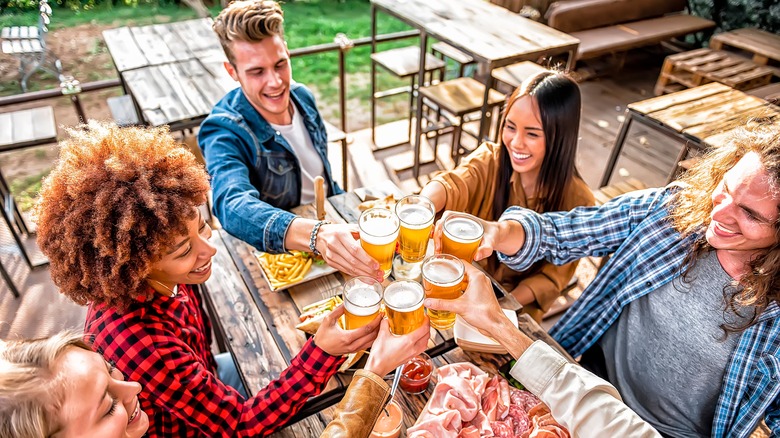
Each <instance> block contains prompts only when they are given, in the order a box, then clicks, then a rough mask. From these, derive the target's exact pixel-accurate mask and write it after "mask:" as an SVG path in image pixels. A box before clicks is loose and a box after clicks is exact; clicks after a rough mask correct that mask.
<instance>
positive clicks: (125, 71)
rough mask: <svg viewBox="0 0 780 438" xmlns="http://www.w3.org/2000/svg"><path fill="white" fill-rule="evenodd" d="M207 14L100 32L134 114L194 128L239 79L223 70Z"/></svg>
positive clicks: (157, 122)
mask: <svg viewBox="0 0 780 438" xmlns="http://www.w3.org/2000/svg"><path fill="white" fill-rule="evenodd" d="M211 23H212V20H211V19H210V18H200V19H195V20H187V21H179V22H175V23H167V24H155V25H150V26H132V27H129V26H124V27H119V28H116V29H108V30H105V31H103V39H104V40H105V42H106V46H107V47H108V51H109V53H110V54H111V59H112V60H113V61H114V65H115V66H116V69H117V72H118V73H119V77H120V80H121V82H122V85H123V87H124V89H125V91H126V92H127V93H128V94H130V95H131V96H132V98H133V102H134V104H135V107H136V112H137V113H138V114H139V115H140V116H141V117H142V118H143V120H144V121H145V122H146V123H148V124H149V125H152V126H161V125H171V129H173V130H177V129H183V128H188V127H193V126H197V125H198V124H200V122H201V121H202V120H203V119H204V118H205V117H206V116H207V115H208V114H209V113H210V112H211V109H212V108H213V107H214V105H215V104H216V103H217V101H219V99H221V98H222V96H224V95H225V93H227V92H228V91H230V90H232V89H234V88H236V87H237V86H238V83H237V82H235V81H234V80H233V79H232V78H231V77H230V75H228V74H227V72H226V71H225V68H224V67H223V63H224V62H225V61H226V58H225V54H224V52H223V51H222V46H221V45H220V44H219V40H218V39H217V36H216V35H215V34H214V31H213V30H212V29H211Z"/></svg>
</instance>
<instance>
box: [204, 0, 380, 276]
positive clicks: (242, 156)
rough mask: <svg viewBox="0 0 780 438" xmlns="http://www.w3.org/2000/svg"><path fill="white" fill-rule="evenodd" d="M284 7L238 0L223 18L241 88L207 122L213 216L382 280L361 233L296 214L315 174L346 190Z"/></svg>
mask: <svg viewBox="0 0 780 438" xmlns="http://www.w3.org/2000/svg"><path fill="white" fill-rule="evenodd" d="M283 22H284V18H283V13H282V10H281V8H280V7H279V4H277V3H276V2H275V1H270V0H244V1H237V2H233V3H231V4H230V5H229V6H228V7H227V8H225V9H224V10H223V11H222V12H221V13H220V14H219V16H218V17H217V18H216V20H215V21H214V25H213V27H214V31H215V32H216V33H217V36H218V37H219V39H220V42H221V44H222V47H223V49H224V50H225V55H226V56H227V58H228V62H226V63H225V68H226V69H227V72H228V73H229V74H230V76H231V77H232V78H233V79H235V80H236V81H238V82H239V83H240V84H241V87H240V88H237V89H235V90H233V91H231V92H229V93H228V94H227V95H226V96H225V97H223V98H222V100H220V101H219V102H218V103H217V105H216V106H215V107H214V109H213V110H212V111H211V114H210V115H209V116H208V117H207V118H206V120H204V121H203V124H202V125H201V128H200V133H199V134H198V143H199V144H200V147H201V149H202V150H203V155H204V157H205V158H206V163H207V168H208V171H209V174H210V175H211V179H212V180H211V181H212V182H211V185H212V189H213V191H214V214H215V215H216V216H217V218H218V219H219V220H220V222H221V223H222V226H223V227H224V228H225V229H226V230H227V231H228V232H230V233H231V234H233V235H234V236H236V237H238V238H240V239H242V240H244V241H246V242H248V243H250V244H251V245H253V246H254V247H255V248H257V249H259V250H261V251H266V252H270V253H280V252H284V251H289V250H294V249H297V250H307V251H311V252H313V253H315V254H319V253H321V254H322V256H323V258H324V259H325V261H326V262H327V263H328V264H329V265H331V266H333V267H334V268H336V269H338V270H340V271H343V272H346V273H348V274H351V275H368V276H372V277H375V278H378V279H381V278H382V272H381V271H380V270H379V265H378V263H377V262H376V261H374V260H373V259H372V258H371V257H370V256H369V255H368V254H366V252H365V251H363V249H362V248H361V246H360V243H359V242H358V240H357V239H356V235H357V230H356V228H355V227H353V226H350V225H337V224H330V223H328V222H324V221H314V220H311V219H305V218H301V217H298V216H296V215H294V214H292V213H290V212H289V211H288V210H289V209H290V208H293V207H296V206H298V205H300V204H305V203H310V202H313V201H314V183H313V181H314V178H315V177H317V176H322V177H323V178H325V181H326V182H327V186H328V195H333V194H337V193H339V192H341V189H340V188H339V186H338V185H337V184H336V182H335V181H333V178H332V175H331V170H330V164H329V163H328V158H327V135H326V132H325V125H324V124H323V121H322V117H321V116H320V114H319V111H317V107H316V104H315V101H314V96H313V95H312V93H311V91H309V90H308V89H307V88H306V87H305V86H303V85H301V84H298V83H295V82H293V81H292V72H291V67H290V56H289V51H288V50H287V45H286V43H285V41H284V37H283V34H284V30H283Z"/></svg>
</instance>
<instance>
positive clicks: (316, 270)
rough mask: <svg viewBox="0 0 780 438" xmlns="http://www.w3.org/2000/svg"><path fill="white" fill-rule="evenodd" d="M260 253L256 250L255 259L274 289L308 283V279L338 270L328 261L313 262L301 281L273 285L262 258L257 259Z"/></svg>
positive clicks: (267, 281)
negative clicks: (261, 261) (261, 262)
mask: <svg viewBox="0 0 780 438" xmlns="http://www.w3.org/2000/svg"><path fill="white" fill-rule="evenodd" d="M260 254H262V253H261V252H260V251H255V259H256V260H257V265H258V266H260V272H262V273H263V278H265V282H266V283H268V287H269V288H271V290H272V291H280V290H285V289H289V288H291V287H293V286H295V285H298V284H301V283H306V282H307V281H310V280H314V279H315V278H320V277H324V276H326V275H329V274H332V273H334V272H336V271H337V269H336V268H334V267H331V266H330V265H328V264H326V263H323V264H321V265H318V264H317V263H312V264H311V268H310V269H309V272H307V273H306V275H304V276H303V278H302V279H301V280H300V281H296V282H293V283H289V284H285V285H284V286H279V287H274V286H273V285H271V281H270V280H269V279H268V274H267V273H266V272H265V268H263V265H261V264H260V260H259V259H257V258H258V256H259V255H260Z"/></svg>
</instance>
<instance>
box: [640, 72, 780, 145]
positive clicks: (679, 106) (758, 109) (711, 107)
mask: <svg viewBox="0 0 780 438" xmlns="http://www.w3.org/2000/svg"><path fill="white" fill-rule="evenodd" d="M628 109H629V110H631V111H634V112H637V113H639V114H641V115H643V116H645V117H647V118H649V119H651V120H653V121H655V122H657V123H660V124H662V125H664V126H666V127H669V128H671V129H673V130H674V131H676V132H677V133H679V134H683V135H684V136H686V137H688V138H690V139H691V140H693V141H694V142H695V143H698V144H699V145H702V146H711V147H717V146H720V145H722V144H724V142H726V141H727V140H728V138H729V137H730V135H731V133H732V132H733V131H734V130H735V129H737V128H739V127H741V126H744V125H745V124H746V123H748V122H749V121H750V120H751V119H753V118H768V119H771V120H780V107H777V106H775V105H772V104H770V103H768V102H766V101H765V100H763V99H760V98H758V97H755V96H751V95H748V94H745V93H743V92H741V91H737V90H734V89H732V88H731V87H728V86H726V85H723V84H720V83H717V82H713V83H711V84H707V85H702V86H700V87H696V88H691V89H688V90H683V91H678V92H676V93H670V94H667V95H664V96H658V97H654V98H652V99H647V100H643V101H640V102H635V103H632V104H629V105H628Z"/></svg>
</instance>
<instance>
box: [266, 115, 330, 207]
mask: <svg viewBox="0 0 780 438" xmlns="http://www.w3.org/2000/svg"><path fill="white" fill-rule="evenodd" d="M270 125H271V127H272V128H274V130H275V131H277V132H278V133H279V134H281V135H282V137H284V139H285V140H287V143H290V147H292V150H293V153H295V156H296V157H298V162H299V163H300V165H301V204H311V203H312V202H314V178H315V177H317V176H323V177H324V173H325V167H324V166H323V165H322V159H320V155H319V154H318V153H317V151H316V150H315V149H314V144H313V143H312V142H311V137H310V136H309V131H307V130H306V125H304V123H303V117H302V116H301V113H300V111H298V109H297V108H294V112H293V117H292V123H291V124H289V125H275V124H273V123H270Z"/></svg>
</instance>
